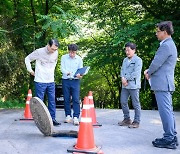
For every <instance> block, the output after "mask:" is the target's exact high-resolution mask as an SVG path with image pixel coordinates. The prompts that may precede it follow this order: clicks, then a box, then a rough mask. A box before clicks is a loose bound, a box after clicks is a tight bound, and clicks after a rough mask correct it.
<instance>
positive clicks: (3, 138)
mask: <svg viewBox="0 0 180 154" xmlns="http://www.w3.org/2000/svg"><path fill="white" fill-rule="evenodd" d="M130 113H131V115H132V116H133V114H134V112H133V110H131V112H130ZM96 115H97V120H98V121H99V123H101V124H102V127H100V128H94V129H93V130H94V138H95V144H96V145H97V146H98V145H101V146H102V151H103V152H104V154H180V146H178V148H177V149H176V150H170V149H159V148H155V147H153V146H152V144H151V141H152V140H153V139H154V138H156V137H162V133H163V131H162V125H161V121H160V118H159V114H158V112H157V111H142V120H141V125H140V128H138V129H129V128H127V127H120V126H118V125H117V123H118V121H119V120H122V111H121V110H111V109H96ZM175 116H176V124H177V132H178V138H179V140H180V112H175ZM0 117H1V119H0V154H66V153H67V149H68V148H69V147H71V146H73V145H74V144H75V143H76V140H77V139H75V138H63V137H45V136H44V135H43V134H42V133H41V132H40V131H39V129H38V128H37V127H36V125H35V123H34V121H20V120H19V119H20V118H22V117H23V110H22V109H13V110H0ZM57 120H58V121H60V122H62V125H61V126H59V127H54V131H56V130H58V131H59V130H78V129H79V128H78V127H77V126H73V125H72V124H65V123H63V120H64V111H63V110H62V109H57Z"/></svg>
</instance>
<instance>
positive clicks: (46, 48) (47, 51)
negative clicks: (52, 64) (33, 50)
mask: <svg viewBox="0 0 180 154" xmlns="http://www.w3.org/2000/svg"><path fill="white" fill-rule="evenodd" d="M45 50H46V53H48V54H49V53H50V52H49V50H48V45H46V47H45Z"/></svg>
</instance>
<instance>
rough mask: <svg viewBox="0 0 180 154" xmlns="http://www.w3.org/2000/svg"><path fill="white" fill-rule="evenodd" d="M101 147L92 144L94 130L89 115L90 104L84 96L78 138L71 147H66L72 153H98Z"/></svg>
mask: <svg viewBox="0 0 180 154" xmlns="http://www.w3.org/2000/svg"><path fill="white" fill-rule="evenodd" d="M100 149H101V147H97V146H96V145H95V144H94V132H93V127H92V118H91V117H90V105H89V99H88V97H85V98H84V101H83V109H82V114H81V120H80V126H79V132H78V139H77V143H76V145H74V146H73V148H71V149H68V150H67V151H68V152H72V153H76V152H79V153H99V151H100Z"/></svg>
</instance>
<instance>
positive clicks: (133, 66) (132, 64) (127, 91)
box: [118, 43, 142, 128]
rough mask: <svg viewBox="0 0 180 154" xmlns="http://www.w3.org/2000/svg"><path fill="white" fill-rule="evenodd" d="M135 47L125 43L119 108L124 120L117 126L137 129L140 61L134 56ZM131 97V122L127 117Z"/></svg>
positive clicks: (139, 106) (139, 107)
mask: <svg viewBox="0 0 180 154" xmlns="http://www.w3.org/2000/svg"><path fill="white" fill-rule="evenodd" d="M135 51H136V45H135V44H134V43H127V44H126V45H125V52H126V56H127V57H126V58H125V59H124V60H123V64H122V67H121V80H122V90H121V107H122V110H123V114H124V120H123V121H121V122H119V123H118V125H119V126H128V127H129V128H138V127H139V123H140V112H141V105H140V102H139V89H140V87H141V70H142V60H141V58H140V57H138V56H137V55H136V54H135ZM129 96H131V99H132V105H133V107H134V110H135V115H134V120H133V122H132V121H131V119H130V115H129V106H128V98H129Z"/></svg>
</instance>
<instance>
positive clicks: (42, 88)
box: [35, 82, 56, 119]
mask: <svg viewBox="0 0 180 154" xmlns="http://www.w3.org/2000/svg"><path fill="white" fill-rule="evenodd" d="M45 93H47V97H48V110H49V112H50V115H51V117H52V119H55V116H56V103H55V83H54V82H52V83H40V82H35V96H36V97H38V98H40V99H41V100H42V101H44V95H45Z"/></svg>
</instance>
